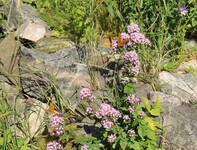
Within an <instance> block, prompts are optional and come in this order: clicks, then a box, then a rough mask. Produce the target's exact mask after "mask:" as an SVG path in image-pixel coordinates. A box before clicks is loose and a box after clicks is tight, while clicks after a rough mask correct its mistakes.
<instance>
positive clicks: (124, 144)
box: [120, 139, 127, 149]
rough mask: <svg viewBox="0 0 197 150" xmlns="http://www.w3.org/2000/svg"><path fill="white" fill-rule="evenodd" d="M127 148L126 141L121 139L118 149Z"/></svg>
mask: <svg viewBox="0 0 197 150" xmlns="http://www.w3.org/2000/svg"><path fill="white" fill-rule="evenodd" d="M126 146H127V140H125V139H123V140H120V147H121V148H122V149H125V148H126Z"/></svg>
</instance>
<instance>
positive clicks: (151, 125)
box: [144, 117, 156, 131]
mask: <svg viewBox="0 0 197 150" xmlns="http://www.w3.org/2000/svg"><path fill="white" fill-rule="evenodd" d="M144 120H145V121H146V122H147V123H148V126H149V128H150V129H151V130H153V131H155V130H156V124H155V121H154V120H153V118H151V117H145V118H144Z"/></svg>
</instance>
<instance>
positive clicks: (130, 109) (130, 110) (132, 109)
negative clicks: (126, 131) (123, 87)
mask: <svg viewBox="0 0 197 150" xmlns="http://www.w3.org/2000/svg"><path fill="white" fill-rule="evenodd" d="M129 112H130V113H131V114H133V113H134V112H135V109H134V108H133V107H131V106H129Z"/></svg>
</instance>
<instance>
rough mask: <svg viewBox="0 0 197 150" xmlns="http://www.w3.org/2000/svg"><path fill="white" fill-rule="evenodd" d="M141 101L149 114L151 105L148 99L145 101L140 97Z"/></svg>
mask: <svg viewBox="0 0 197 150" xmlns="http://www.w3.org/2000/svg"><path fill="white" fill-rule="evenodd" d="M142 101H143V103H144V106H145V107H146V109H147V110H148V111H149V112H150V109H151V105H150V103H149V101H148V99H146V98H144V97H142Z"/></svg>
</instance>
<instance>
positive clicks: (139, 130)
mask: <svg viewBox="0 0 197 150" xmlns="http://www.w3.org/2000/svg"><path fill="white" fill-rule="evenodd" d="M137 132H138V134H139V136H140V137H141V138H142V139H143V138H144V134H143V129H142V126H139V127H138V131H137Z"/></svg>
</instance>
